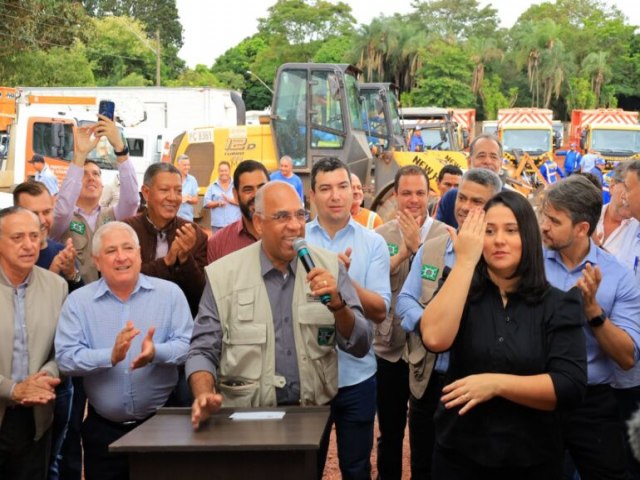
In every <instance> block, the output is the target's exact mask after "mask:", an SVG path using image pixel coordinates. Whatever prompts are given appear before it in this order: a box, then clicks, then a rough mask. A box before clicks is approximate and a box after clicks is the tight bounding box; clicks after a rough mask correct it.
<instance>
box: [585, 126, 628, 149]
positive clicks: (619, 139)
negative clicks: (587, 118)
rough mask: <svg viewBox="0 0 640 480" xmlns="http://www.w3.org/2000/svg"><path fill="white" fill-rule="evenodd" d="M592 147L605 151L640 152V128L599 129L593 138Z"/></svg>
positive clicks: (593, 133)
mask: <svg viewBox="0 0 640 480" xmlns="http://www.w3.org/2000/svg"><path fill="white" fill-rule="evenodd" d="M591 148H592V149H594V150H596V151H599V152H601V153H605V152H621V153H628V152H634V153H635V152H640V130H597V129H594V130H593V132H592V138H591Z"/></svg>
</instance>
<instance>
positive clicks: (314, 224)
mask: <svg viewBox="0 0 640 480" xmlns="http://www.w3.org/2000/svg"><path fill="white" fill-rule="evenodd" d="M357 225H359V224H358V223H356V221H355V220H354V219H353V217H349V221H348V222H347V224H346V225H345V226H344V227H342V228H341V229H340V230H338V231H337V232H336V234H335V236H334V238H336V237H338V236H339V235H340V234H341V233H342V232H346V231H348V230H354V231H355V229H356V228H357ZM306 228H308V229H309V230H318V231H319V232H321V233H322V234H323V235H324V236H325V237H327V238H331V237H330V236H329V234H328V233H327V231H326V230H325V229H324V227H323V226H322V225H320V222H318V216H317V215H316V218H314V219H313V220H311V221H310V222H309V223H307V227H306ZM363 228H364V227H363Z"/></svg>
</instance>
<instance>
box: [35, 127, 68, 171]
mask: <svg viewBox="0 0 640 480" xmlns="http://www.w3.org/2000/svg"><path fill="white" fill-rule="evenodd" d="M33 152H34V153H37V154H39V155H43V156H45V157H53V158H59V159H60V160H66V161H67V162H70V161H71V160H73V125H71V124H70V123H59V122H35V123H34V124H33Z"/></svg>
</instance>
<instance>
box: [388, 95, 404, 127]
mask: <svg viewBox="0 0 640 480" xmlns="http://www.w3.org/2000/svg"><path fill="white" fill-rule="evenodd" d="M387 95H388V96H389V113H390V115H391V129H392V133H393V134H394V135H402V127H401V126H400V114H399V113H398V105H399V104H400V102H398V97H396V94H395V93H394V92H392V91H391V90H389V93H388V94H387Z"/></svg>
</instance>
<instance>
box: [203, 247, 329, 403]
mask: <svg viewBox="0 0 640 480" xmlns="http://www.w3.org/2000/svg"><path fill="white" fill-rule="evenodd" d="M261 248H262V242H260V241H259V242H256V243H254V244H252V245H250V246H248V247H246V248H243V249H242V250H238V251H237V252H234V253H232V254H230V255H227V256H225V257H222V258H221V259H220V260H218V261H216V262H214V263H212V264H211V265H209V266H208V267H206V269H205V272H206V274H207V277H208V279H209V283H210V285H211V289H212V290H213V295H214V298H215V300H216V305H217V307H218V314H219V315H218V316H219V318H220V326H221V328H222V348H221V353H220V366H219V369H218V379H217V388H218V390H219V391H220V393H221V394H222V396H223V398H224V401H223V406H233V407H265V406H275V405H276V390H275V388H276V387H282V386H284V382H285V380H284V377H282V376H280V375H278V374H277V372H276V370H275V368H276V359H275V333H274V325H273V317H272V315H271V303H270V301H269V297H268V295H267V289H266V287H265V284H264V279H263V278H262V272H261V268H260V249H261ZM309 251H310V253H311V256H312V257H313V260H314V263H315V264H316V266H318V267H322V268H325V269H327V270H328V271H329V272H330V273H331V274H332V275H333V276H334V277H335V278H336V279H337V278H338V257H337V255H336V254H334V253H332V252H329V251H327V250H323V249H319V248H317V247H310V248H309ZM295 277H296V278H295V285H294V289H293V300H292V306H291V310H292V323H293V325H292V327H293V332H294V338H295V348H296V356H297V361H298V370H299V373H300V404H301V405H324V404H326V403H327V402H329V401H330V400H331V399H332V398H333V397H334V396H335V395H336V393H337V392H338V354H337V351H336V341H335V338H336V331H335V319H334V316H333V314H332V313H331V312H329V310H328V309H327V307H325V306H324V305H323V304H322V303H320V301H319V299H318V298H315V297H313V296H312V295H311V291H310V289H309V285H308V284H307V283H306V282H305V278H306V273H305V271H304V269H303V267H302V265H301V264H298V267H297V270H296V276H295Z"/></svg>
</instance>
